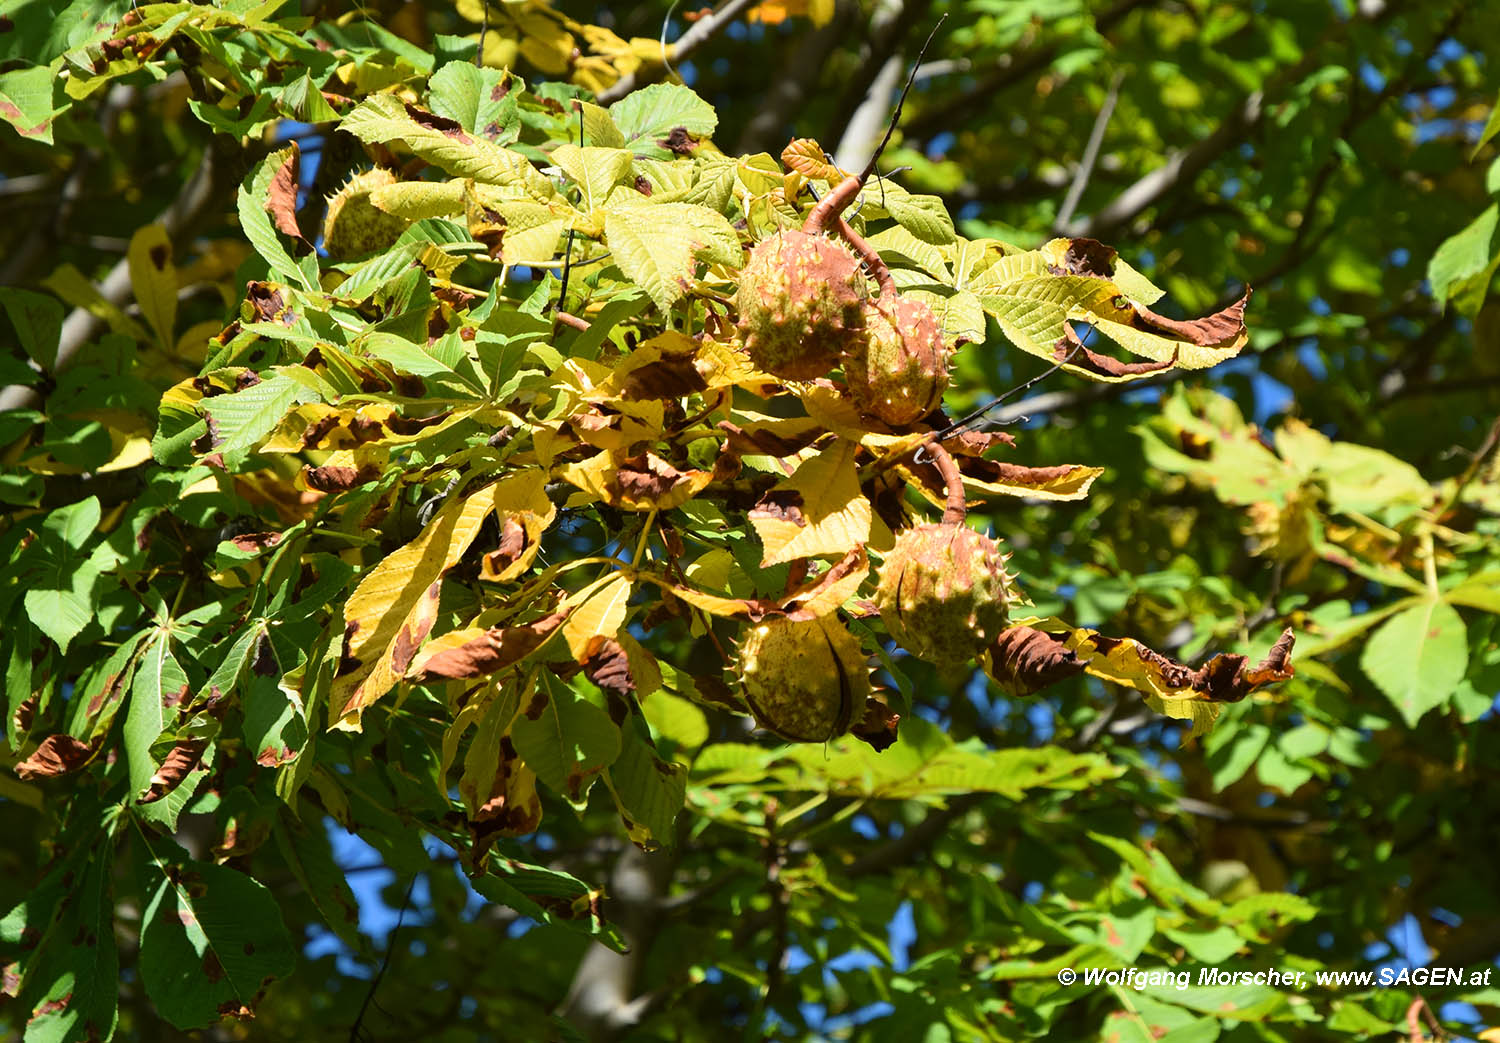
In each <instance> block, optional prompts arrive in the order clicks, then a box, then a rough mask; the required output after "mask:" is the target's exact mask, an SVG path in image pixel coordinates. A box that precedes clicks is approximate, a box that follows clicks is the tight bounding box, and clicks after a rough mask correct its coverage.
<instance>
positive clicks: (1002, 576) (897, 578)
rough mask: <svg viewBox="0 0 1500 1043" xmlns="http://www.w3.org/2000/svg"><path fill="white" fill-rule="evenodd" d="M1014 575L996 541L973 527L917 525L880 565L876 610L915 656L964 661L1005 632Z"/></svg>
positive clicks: (953, 662) (952, 662) (940, 661)
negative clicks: (1011, 580)
mask: <svg viewBox="0 0 1500 1043" xmlns="http://www.w3.org/2000/svg"><path fill="white" fill-rule="evenodd" d="M1009 602H1010V577H1009V575H1007V574H1006V571H1005V559H1004V557H1003V556H1002V555H1001V553H1000V548H999V546H998V545H997V544H996V543H995V541H994V540H992V539H990V538H989V537H988V536H985V535H984V534H982V533H978V532H975V531H974V530H973V529H971V528H969V527H968V526H967V525H951V524H946V523H942V524H936V525H918V526H916V527H915V528H911V529H907V530H906V531H905V532H903V533H901V535H900V536H898V537H897V538H896V544H895V546H894V547H892V548H891V551H890V553H889V554H887V555H886V558H885V563H884V565H882V567H881V570H880V585H879V586H878V587H877V588H876V591H875V607H876V608H878V609H879V610H880V618H881V620H882V621H884V623H885V628H886V630H887V631H888V632H889V633H890V635H891V637H893V638H895V639H896V642H897V643H898V644H900V645H901V647H902V648H904V649H906V650H907V651H908V652H910V653H911V654H912V655H914V656H917V657H918V658H920V659H926V660H928V661H929V662H932V663H937V664H939V665H944V666H948V665H957V664H961V663H965V662H968V661H969V660H970V659H972V658H973V657H974V656H975V655H977V654H978V653H979V652H980V651H981V650H982V649H983V648H984V647H985V645H987V644H988V643H989V642H990V641H993V640H994V638H995V635H996V634H998V633H999V632H1000V631H1001V630H1002V629H1004V627H1005V624H1006V619H1007V617H1008V609H1009Z"/></svg>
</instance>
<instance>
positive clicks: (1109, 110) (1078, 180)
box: [1052, 72, 1125, 232]
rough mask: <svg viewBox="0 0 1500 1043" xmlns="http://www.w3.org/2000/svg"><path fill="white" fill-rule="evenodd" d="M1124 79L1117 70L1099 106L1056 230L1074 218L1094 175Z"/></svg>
mask: <svg viewBox="0 0 1500 1043" xmlns="http://www.w3.org/2000/svg"><path fill="white" fill-rule="evenodd" d="M1124 79H1125V75H1124V73H1120V72H1116V73H1115V75H1114V78H1113V79H1112V80H1110V83H1109V93H1108V94H1107V95H1105V98H1104V104H1103V105H1101V106H1099V115H1098V116H1096V117H1095V118H1094V129H1093V130H1092V131H1090V132H1089V142H1088V144H1087V145H1085V146H1084V149H1083V158H1082V159H1080V160H1079V161H1078V172H1077V173H1076V174H1074V175H1073V183H1072V184H1071V185H1069V186H1068V194H1067V195H1066V196H1065V197H1063V204H1062V209H1060V210H1058V212H1057V220H1056V221H1053V222H1052V228H1053V230H1054V231H1057V232H1061V231H1062V229H1064V228H1066V227H1067V225H1068V222H1069V221H1071V220H1073V212H1074V211H1075V210H1077V209H1078V201H1079V200H1080V199H1082V198H1083V190H1084V189H1085V188H1087V187H1088V183H1089V178H1090V177H1092V176H1093V173H1094V164H1095V163H1097V162H1098V161H1099V147H1100V146H1101V145H1103V144H1104V131H1105V129H1106V128H1107V127H1108V126H1109V118H1110V117H1111V116H1112V115H1114V112H1115V102H1117V101H1118V100H1119V99H1120V83H1121V81H1123V80H1124Z"/></svg>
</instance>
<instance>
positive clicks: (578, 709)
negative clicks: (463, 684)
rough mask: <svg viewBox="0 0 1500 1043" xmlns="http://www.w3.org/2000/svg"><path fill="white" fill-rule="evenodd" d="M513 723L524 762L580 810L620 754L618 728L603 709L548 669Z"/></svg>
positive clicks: (526, 698) (513, 732)
mask: <svg viewBox="0 0 1500 1043" xmlns="http://www.w3.org/2000/svg"><path fill="white" fill-rule="evenodd" d="M523 701H524V704H525V705H523V706H522V707H521V712H520V714H519V715H517V716H516V718H515V720H514V721H512V722H511V725H510V738H511V741H512V742H513V743H514V744H515V749H516V752H517V753H519V754H520V755H521V759H522V760H524V761H525V762H526V764H527V765H528V766H529V767H530V768H531V770H532V771H535V772H536V777H537V778H538V779H540V780H541V781H542V784H543V785H545V786H546V787H547V788H548V789H550V790H552V792H554V793H556V794H558V795H559V796H561V797H563V798H564V799H566V800H568V801H569V802H570V803H572V804H574V805H576V806H582V805H583V803H584V801H585V800H586V798H587V797H588V791H589V789H590V787H592V786H593V784H594V781H595V780H596V779H598V778H599V776H600V774H601V773H602V772H603V771H604V770H605V769H606V768H608V767H609V766H610V765H611V764H613V763H614V761H615V758H616V757H618V756H619V755H620V728H619V726H618V725H616V724H615V722H614V721H613V720H612V719H611V718H610V715H609V714H608V713H606V712H605V711H604V710H602V709H600V708H599V707H598V706H595V705H594V704H593V703H592V702H590V701H589V700H588V699H586V698H584V697H583V696H582V695H581V694H580V693H579V692H578V691H577V690H575V689H574V688H573V687H572V686H571V685H569V684H568V683H567V682H565V681H562V680H560V679H559V678H557V677H556V676H555V675H554V674H552V673H551V672H550V671H546V670H544V671H542V672H541V673H540V674H539V675H538V688H537V689H536V690H535V691H533V692H531V693H530V694H529V695H527V696H525V697H524V700H523Z"/></svg>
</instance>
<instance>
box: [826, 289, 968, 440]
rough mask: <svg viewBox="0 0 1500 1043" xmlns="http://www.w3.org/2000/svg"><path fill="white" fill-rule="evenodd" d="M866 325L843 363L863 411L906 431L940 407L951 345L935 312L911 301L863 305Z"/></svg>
mask: <svg viewBox="0 0 1500 1043" xmlns="http://www.w3.org/2000/svg"><path fill="white" fill-rule="evenodd" d="M863 325H864V335H863V336H861V337H859V338H857V339H856V340H855V341H854V346H853V348H852V349H851V350H850V352H849V354H848V356H847V357H846V358H845V360H844V376H845V378H847V380H848V381H849V393H850V395H851V396H852V397H853V399H854V404H855V405H856V406H858V407H859V409H860V411H861V412H863V413H867V414H869V415H870V416H874V417H878V418H879V419H881V420H883V421H885V422H886V423H887V424H890V425H891V426H892V427H905V426H906V425H908V424H914V423H916V422H917V421H918V420H921V419H922V418H923V417H924V416H926V415H927V414H928V413H931V412H932V411H933V410H934V409H936V408H937V407H938V406H940V405H942V402H943V392H944V391H946V390H947V389H948V345H947V342H946V340H945V339H944V337H943V327H942V325H941V323H939V322H938V319H937V316H936V315H934V314H933V312H932V309H931V308H929V307H928V306H927V305H926V304H925V303H924V302H922V301H919V300H917V299H915V298H912V297H882V298H881V299H880V300H878V301H876V302H874V303H869V304H866V305H865V306H864V323H863Z"/></svg>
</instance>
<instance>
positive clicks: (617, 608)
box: [558, 572, 630, 663]
mask: <svg viewBox="0 0 1500 1043" xmlns="http://www.w3.org/2000/svg"><path fill="white" fill-rule="evenodd" d="M629 603H630V580H629V579H627V578H626V577H625V575H624V573H621V572H611V573H610V574H609V575H608V576H605V577H604V578H603V579H599V580H595V581H594V582H593V583H590V584H589V585H588V586H586V587H584V588H583V589H582V590H580V591H579V592H578V593H576V594H572V595H570V596H569V597H568V598H567V599H565V600H564V601H563V603H562V604H561V605H559V606H558V610H559V611H565V612H567V613H568V618H567V621H566V622H564V623H563V625H562V632H563V640H565V641H567V643H568V649H569V650H570V651H571V652H572V653H573V658H574V659H576V660H578V661H579V662H580V663H581V662H583V660H584V659H585V658H587V656H588V645H589V639H590V638H591V637H593V636H594V635H595V634H603V635H604V636H605V637H614V636H615V633H616V632H617V631H618V630H619V629H620V627H622V626H623V625H624V624H625V614H626V609H627V607H628V605H629Z"/></svg>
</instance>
